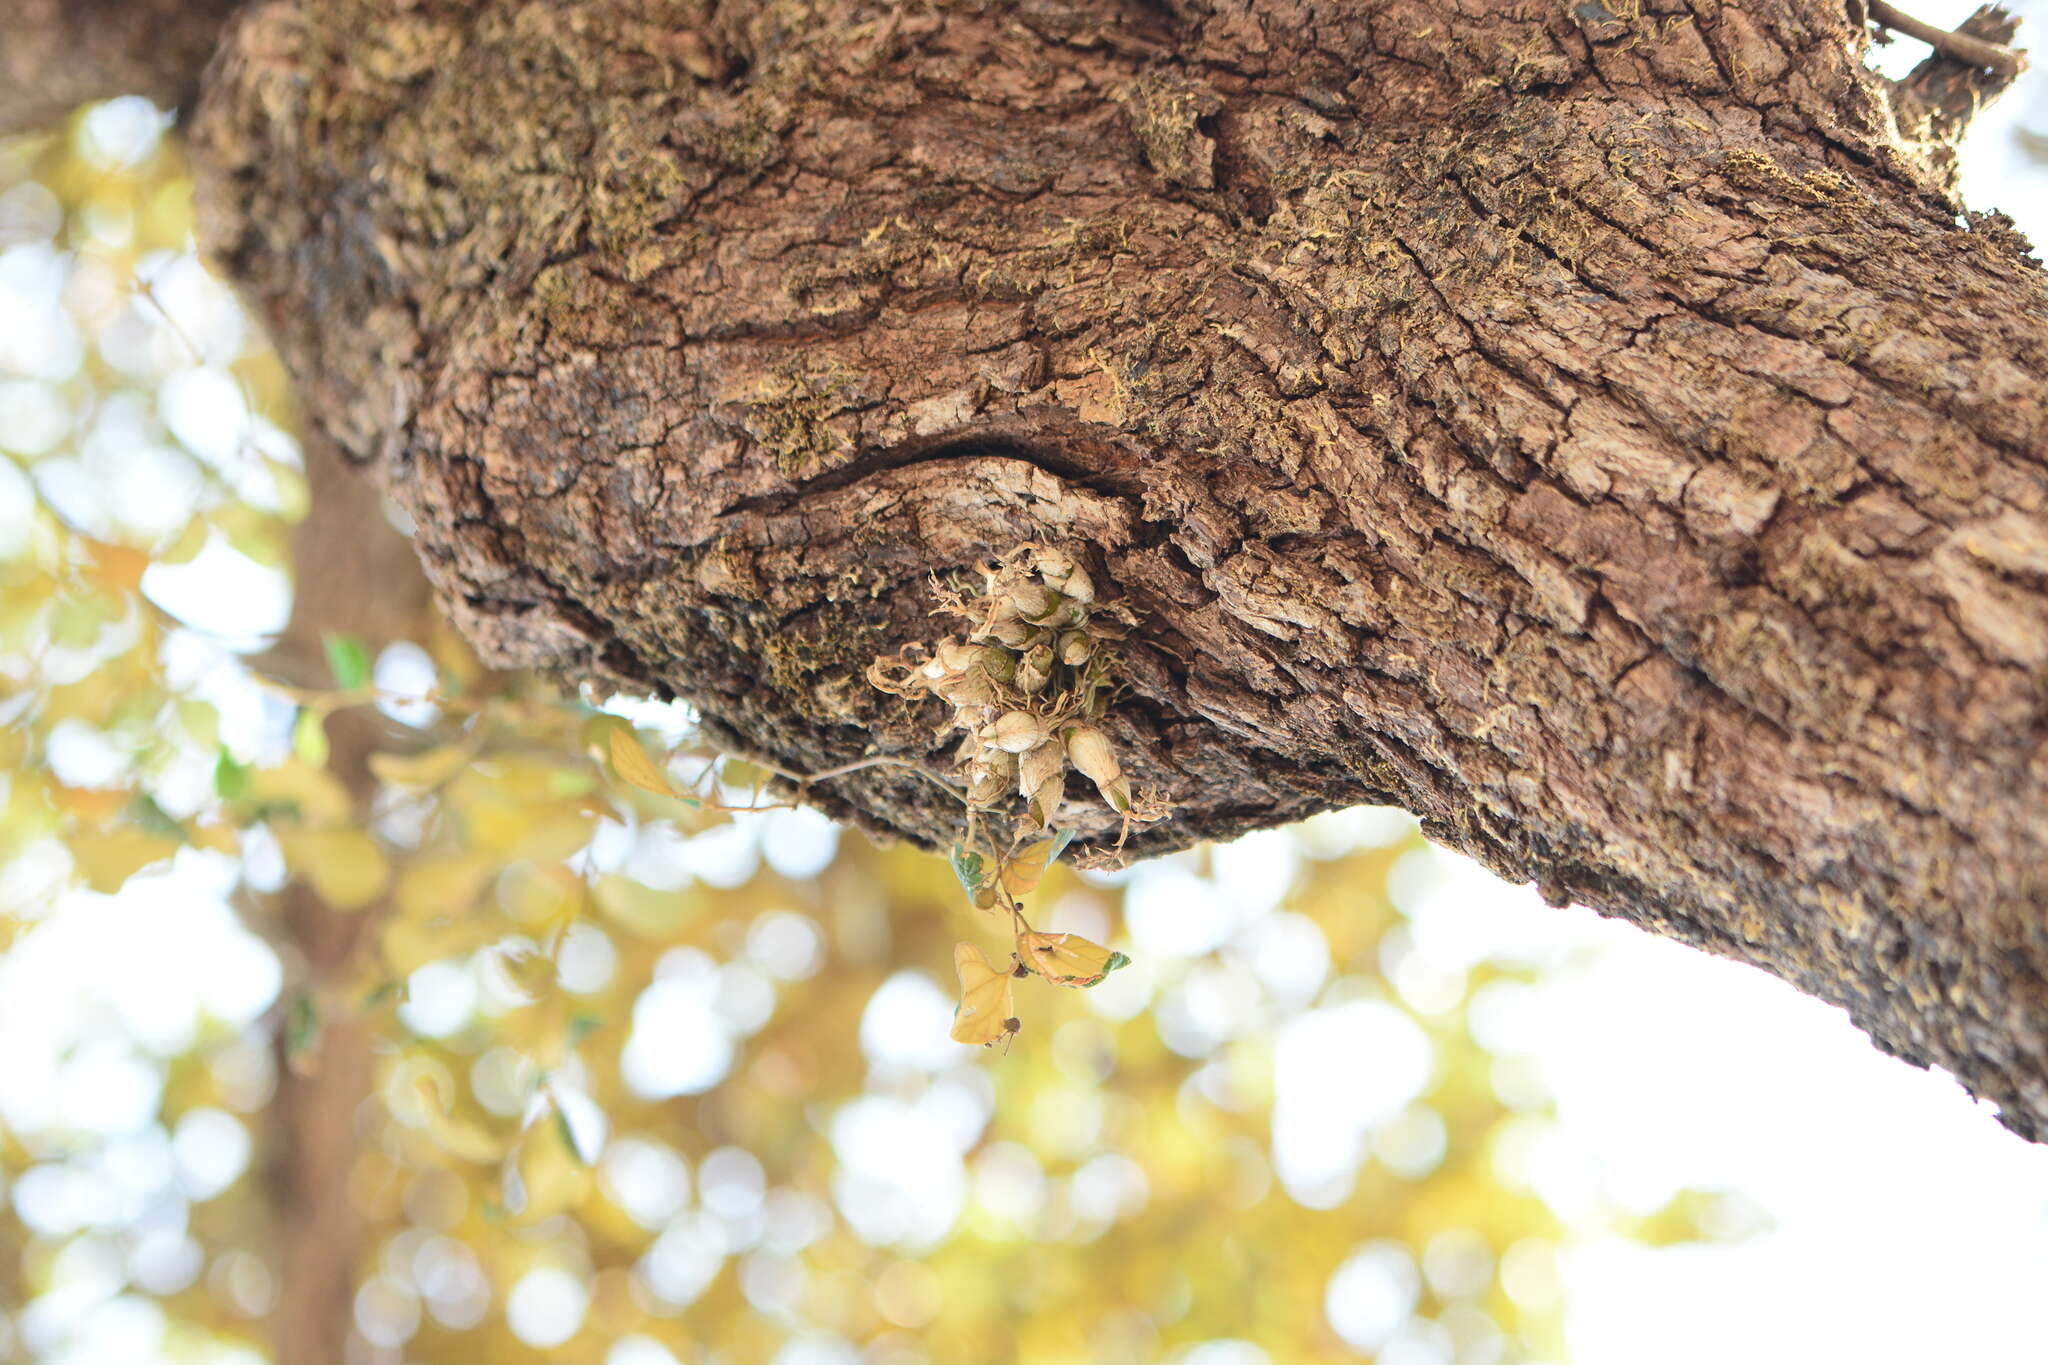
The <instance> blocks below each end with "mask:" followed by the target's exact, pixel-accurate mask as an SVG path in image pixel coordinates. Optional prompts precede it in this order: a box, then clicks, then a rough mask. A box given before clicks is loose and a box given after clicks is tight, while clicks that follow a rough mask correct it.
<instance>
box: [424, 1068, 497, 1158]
mask: <svg viewBox="0 0 2048 1365" xmlns="http://www.w3.org/2000/svg"><path fill="white" fill-rule="evenodd" d="M415 1089H416V1090H417V1092H418V1096H419V1113H420V1118H421V1119H422V1121H423V1122H424V1123H425V1125H426V1129H427V1134H428V1136H430V1137H431V1138H433V1140H434V1144H435V1145H436V1146H437V1147H439V1148H440V1149H441V1150H442V1151H444V1152H446V1153H447V1154H448V1155H450V1156H452V1157H454V1158H455V1159H456V1160H458V1161H474V1162H479V1163H482V1162H494V1161H497V1160H498V1159H499V1158H501V1157H503V1156H504V1155H505V1149H506V1148H507V1147H509V1146H510V1145H511V1143H510V1140H509V1139H508V1138H507V1137H505V1136H504V1135H502V1134H499V1133H494V1132H492V1131H491V1130H490V1129H488V1128H486V1127H484V1126H483V1125H482V1124H481V1123H478V1122H476V1121H475V1120H474V1119H465V1118H456V1117H455V1116H454V1115H452V1114H450V1113H449V1112H448V1108H447V1102H446V1101H445V1100H444V1099H442V1097H441V1088H440V1087H439V1086H438V1085H436V1084H434V1081H433V1079H432V1078H431V1077H429V1076H421V1077H420V1078H419V1079H418V1081H417V1082H415Z"/></svg>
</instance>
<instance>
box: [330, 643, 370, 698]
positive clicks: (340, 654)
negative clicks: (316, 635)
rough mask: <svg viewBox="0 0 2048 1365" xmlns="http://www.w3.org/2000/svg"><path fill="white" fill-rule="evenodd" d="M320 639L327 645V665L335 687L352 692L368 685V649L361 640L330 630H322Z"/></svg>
mask: <svg viewBox="0 0 2048 1365" xmlns="http://www.w3.org/2000/svg"><path fill="white" fill-rule="evenodd" d="M320 640H321V643H322V644H324V645H326V646H327V667H328V668H329V669H330V670H331V671H332V672H333V673H334V685H335V686H336V687H338V688H340V689H341V690H342V691H344V692H353V691H355V690H356V689H357V688H361V687H368V686H369V685H370V651H369V648H368V647H367V646H366V645H364V644H363V642H362V641H361V640H359V639H357V638H356V637H355V636H353V635H342V634H340V633H338V632H335V631H331V630H330V631H324V632H322V634H321V636H320Z"/></svg>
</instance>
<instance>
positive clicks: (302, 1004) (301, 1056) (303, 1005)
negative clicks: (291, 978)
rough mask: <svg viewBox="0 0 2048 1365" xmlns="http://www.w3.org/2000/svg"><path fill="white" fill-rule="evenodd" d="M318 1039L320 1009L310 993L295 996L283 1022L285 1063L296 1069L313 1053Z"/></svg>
mask: <svg viewBox="0 0 2048 1365" xmlns="http://www.w3.org/2000/svg"><path fill="white" fill-rule="evenodd" d="M319 1040H320V1010H319V1007H318V1006H316V1005H314V1003H313V997H312V996H310V995H300V996H295V997H293V999H292V1005H291V1009H290V1011H289V1012H288V1013H287V1014H286V1016H285V1022H284V1058H285V1062H286V1064H287V1065H289V1066H290V1067H291V1068H292V1069H293V1070H295V1071H296V1070H298V1069H299V1068H300V1067H302V1066H304V1065H305V1064H306V1062H307V1061H309V1060H310V1059H311V1057H312V1055H313V1045H314V1044H315V1043H317V1042H318V1041H319Z"/></svg>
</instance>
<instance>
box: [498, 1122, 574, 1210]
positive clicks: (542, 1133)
mask: <svg viewBox="0 0 2048 1365" xmlns="http://www.w3.org/2000/svg"><path fill="white" fill-rule="evenodd" d="M517 1167H518V1171H519V1187H520V1191H521V1193H522V1195H523V1196H524V1202H523V1203H521V1205H520V1207H519V1212H518V1213H517V1214H516V1215H515V1216H514V1218H513V1220H512V1221H513V1222H514V1223H516V1224H518V1225H519V1226H521V1227H531V1226H532V1225H533V1224H535V1223H538V1222H540V1221H542V1220H543V1219H547V1218H552V1217H554V1216H555V1215H556V1214H558V1213H566V1212H568V1211H569V1210H570V1209H572V1208H574V1207H575V1206H576V1205H577V1204H579V1203H581V1202H582V1201H583V1197H584V1196H585V1195H586V1194H587V1193H588V1192H589V1190H590V1185H591V1178H590V1168H589V1167H588V1166H587V1165H586V1164H585V1163H584V1161H583V1158H582V1157H581V1156H579V1155H578V1154H577V1151H576V1144H575V1142H574V1141H573V1140H572V1139H571V1138H570V1136H569V1125H568V1120H567V1119H565V1118H564V1117H563V1116H562V1114H561V1112H560V1111H559V1110H557V1111H556V1112H555V1115H554V1120H553V1121H552V1122H548V1123H536V1124H533V1125H532V1126H531V1127H529V1128H528V1129H527V1130H526V1134H525V1136H524V1137H522V1138H521V1139H520V1142H519V1159H518V1162H517Z"/></svg>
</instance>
